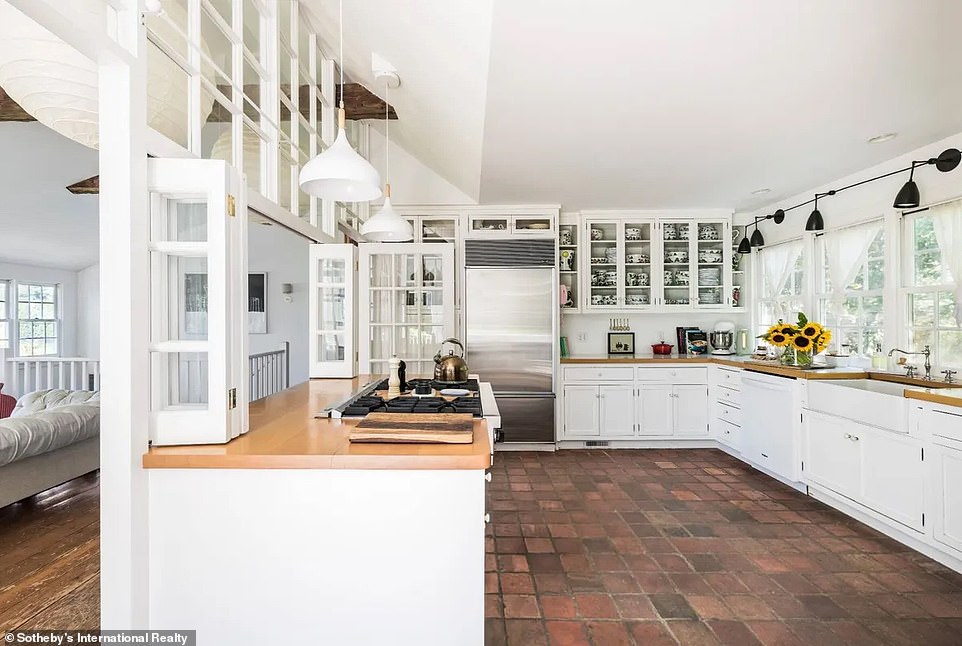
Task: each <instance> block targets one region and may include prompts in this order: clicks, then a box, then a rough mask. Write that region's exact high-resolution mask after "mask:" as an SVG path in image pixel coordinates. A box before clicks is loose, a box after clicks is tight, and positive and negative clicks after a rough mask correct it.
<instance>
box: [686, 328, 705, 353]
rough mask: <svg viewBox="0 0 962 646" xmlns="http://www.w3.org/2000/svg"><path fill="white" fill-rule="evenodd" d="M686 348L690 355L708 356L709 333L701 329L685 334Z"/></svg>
mask: <svg viewBox="0 0 962 646" xmlns="http://www.w3.org/2000/svg"><path fill="white" fill-rule="evenodd" d="M685 348H686V350H687V352H688V354H708V333H707V332H703V331H701V330H699V329H697V328H696V329H694V330H688V331H687V332H685Z"/></svg>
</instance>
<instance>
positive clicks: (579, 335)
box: [578, 332, 588, 341]
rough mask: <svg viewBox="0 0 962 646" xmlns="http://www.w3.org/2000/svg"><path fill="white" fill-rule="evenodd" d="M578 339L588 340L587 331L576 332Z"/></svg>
mask: <svg viewBox="0 0 962 646" xmlns="http://www.w3.org/2000/svg"><path fill="white" fill-rule="evenodd" d="M578 340H579V341H587V340H588V333H587V332H578Z"/></svg>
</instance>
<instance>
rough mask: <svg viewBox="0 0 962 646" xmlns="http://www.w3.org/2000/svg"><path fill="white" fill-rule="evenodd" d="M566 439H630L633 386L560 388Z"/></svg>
mask: <svg viewBox="0 0 962 646" xmlns="http://www.w3.org/2000/svg"><path fill="white" fill-rule="evenodd" d="M563 390H564V414H565V421H564V434H565V436H566V437H568V436H570V437H580V436H602V437H631V436H633V435H634V433H635V407H634V384H632V383H631V382H628V383H623V384H617V383H610V384H604V385H600V386H599V385H576V384H567V385H565V387H564V389H563Z"/></svg>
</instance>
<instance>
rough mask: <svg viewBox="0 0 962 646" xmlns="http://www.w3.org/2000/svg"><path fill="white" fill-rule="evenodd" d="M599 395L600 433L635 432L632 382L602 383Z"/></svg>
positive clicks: (613, 434)
mask: <svg viewBox="0 0 962 646" xmlns="http://www.w3.org/2000/svg"><path fill="white" fill-rule="evenodd" d="M598 391H599V394H600V396H601V417H600V419H601V434H602V435H605V436H630V435H634V434H635V406H634V403H635V402H634V399H635V389H634V385H633V384H630V383H629V384H618V385H603V386H599V388H598Z"/></svg>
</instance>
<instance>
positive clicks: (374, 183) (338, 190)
mask: <svg viewBox="0 0 962 646" xmlns="http://www.w3.org/2000/svg"><path fill="white" fill-rule="evenodd" d="M339 7H340V8H339V12H340V14H339V18H340V38H341V44H340V61H339V62H340V65H341V103H340V106H339V107H338V110H337V138H336V139H334V143H333V144H331V146H330V147H329V148H328V149H327V150H325V151H324V152H322V153H321V154H320V155H318V156H317V157H315V158H314V159H312V160H310V161H308V162H307V163H306V164H304V168H302V169H301V174H300V177H299V180H300V185H301V190H302V191H304V192H305V193H307V194H309V195H313V196H314V197H319V198H321V199H322V200H335V201H337V202H369V201H371V200H374V199H377V198H379V197H381V188H380V186H381V176H380V175H378V172H377V170H376V169H375V168H374V166H372V165H371V163H370V162H369V161H367V160H366V159H364V158H363V157H361V156H360V155H359V154H358V153H357V151H356V150H354V148H352V147H351V144H350V142H349V141H348V140H347V133H346V132H345V131H344V120H345V112H344V2H343V0H341V2H340V4H339Z"/></svg>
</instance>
